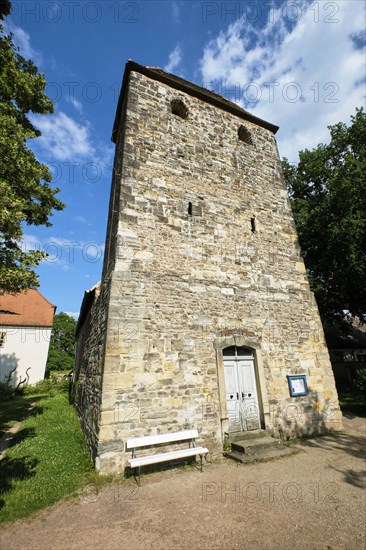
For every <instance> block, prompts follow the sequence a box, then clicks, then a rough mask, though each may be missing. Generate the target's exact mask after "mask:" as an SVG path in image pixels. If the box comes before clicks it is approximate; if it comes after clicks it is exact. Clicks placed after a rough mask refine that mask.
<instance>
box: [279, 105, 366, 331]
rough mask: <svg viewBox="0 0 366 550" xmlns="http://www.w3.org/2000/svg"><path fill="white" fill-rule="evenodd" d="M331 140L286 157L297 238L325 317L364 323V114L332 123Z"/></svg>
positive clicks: (313, 288)
mask: <svg viewBox="0 0 366 550" xmlns="http://www.w3.org/2000/svg"><path fill="white" fill-rule="evenodd" d="M328 128H329V130H330V136H331V140H330V143H329V144H328V145H324V144H320V145H318V146H317V147H316V148H315V149H313V150H312V151H309V150H308V149H305V150H304V151H300V153H299V163H298V164H297V166H295V165H291V164H289V162H288V160H287V159H283V170H284V175H285V180H286V183H287V187H288V190H289V193H290V198H291V203H292V208H293V212H294V217H295V223H296V227H297V232H298V235H299V242H300V246H301V249H302V252H303V256H304V260H305V265H306V268H307V270H308V274H309V279H310V284H311V287H312V290H313V291H314V293H315V297H316V300H317V302H318V306H319V310H320V313H321V315H322V317H323V318H328V319H331V318H333V317H334V316H338V315H341V316H342V315H343V312H344V311H345V310H346V311H349V312H350V313H351V314H352V315H357V316H359V317H360V318H361V319H362V320H364V321H366V179H365V174H366V115H365V112H364V111H363V109H356V114H355V115H354V116H351V124H350V125H349V126H347V125H346V124H344V123H338V124H335V125H333V126H329V127H328Z"/></svg>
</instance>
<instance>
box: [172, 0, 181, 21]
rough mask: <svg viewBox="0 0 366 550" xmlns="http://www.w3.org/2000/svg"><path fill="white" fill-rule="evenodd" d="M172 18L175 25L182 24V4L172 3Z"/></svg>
mask: <svg viewBox="0 0 366 550" xmlns="http://www.w3.org/2000/svg"><path fill="white" fill-rule="evenodd" d="M172 16H173V21H174V23H180V3H178V2H175V1H174V2H172Z"/></svg>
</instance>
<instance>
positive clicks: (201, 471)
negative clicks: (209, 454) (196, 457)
mask: <svg viewBox="0 0 366 550" xmlns="http://www.w3.org/2000/svg"><path fill="white" fill-rule="evenodd" d="M200 459H201V472H202V455H200Z"/></svg>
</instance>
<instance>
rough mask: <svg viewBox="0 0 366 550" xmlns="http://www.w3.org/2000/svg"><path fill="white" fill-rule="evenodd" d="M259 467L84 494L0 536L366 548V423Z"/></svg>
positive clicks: (43, 542)
mask: <svg viewBox="0 0 366 550" xmlns="http://www.w3.org/2000/svg"><path fill="white" fill-rule="evenodd" d="M344 426H345V431H344V433H342V434H338V435H336V436H326V437H322V438H314V439H310V440H308V441H306V442H304V443H302V444H301V445H299V448H300V449H301V452H300V453H299V454H296V455H293V456H290V457H286V458H282V459H280V460H276V461H270V462H267V463H261V464H256V465H242V464H236V463H235V462H232V461H230V460H225V461H224V462H222V463H219V464H210V465H207V466H206V467H205V469H204V472H203V473H202V474H201V473H200V472H199V471H197V470H195V469H189V470H173V471H165V472H159V473H155V474H150V475H146V476H143V477H142V486H141V487H140V488H138V487H137V486H136V485H135V483H134V481H133V480H132V479H131V480H129V482H128V483H127V484H126V483H125V484H119V485H118V484H112V485H110V486H108V487H106V488H104V489H103V491H102V492H101V493H100V494H99V495H96V494H94V493H93V491H90V492H88V491H84V493H83V494H82V495H80V497H78V498H77V499H74V500H72V501H70V500H69V501H66V502H62V503H59V504H58V505H56V506H54V507H52V508H49V509H47V510H45V511H43V512H41V513H40V514H38V515H37V517H36V518H35V519H33V520H28V521H20V522H17V523H16V524H13V525H11V526H10V527H7V528H6V529H5V530H3V531H2V532H1V533H0V546H1V548H2V550H11V549H17V550H22V549H28V548H29V549H37V550H43V549H44V550H50V549H62V550H66V549H67V550H69V549H80V550H81V549H82V550H84V549H88V550H94V549H99V548H100V549H103V550H114V549H121V550H124V549H126V550H127V549H136V550H143V549H148V548H149V549H150V548H152V549H165V550H170V549H177V550H178V549H189V550H195V549H206V548H207V549H208V548H209V549H210V550H211V549H234V548H240V549H246V548H248V549H260V550H267V549H271V550H272V549H275V550H277V549H280V550H287V549H288V550H290V549H291V550H292V549H307V550H309V549H311V550H312V549H327V550H331V549H332V550H333V549H347V550H358V549H360V550H364V549H365V547H366V512H365V510H366V507H365V504H366V502H365V487H366V472H365V443H366V419H364V418H358V417H351V416H349V417H345V418H344Z"/></svg>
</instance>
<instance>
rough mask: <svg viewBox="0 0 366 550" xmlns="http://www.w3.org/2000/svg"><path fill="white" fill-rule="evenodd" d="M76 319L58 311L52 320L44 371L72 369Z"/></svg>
mask: <svg viewBox="0 0 366 550" xmlns="http://www.w3.org/2000/svg"><path fill="white" fill-rule="evenodd" d="M75 330H76V321H75V319H74V318H73V317H70V315H67V313H63V312H61V313H58V314H57V315H55V317H54V320H53V328H52V336H51V341H50V349H49V352H48V360H47V366H46V371H47V372H50V371H52V370H72V368H73V366H74V353H75Z"/></svg>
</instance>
